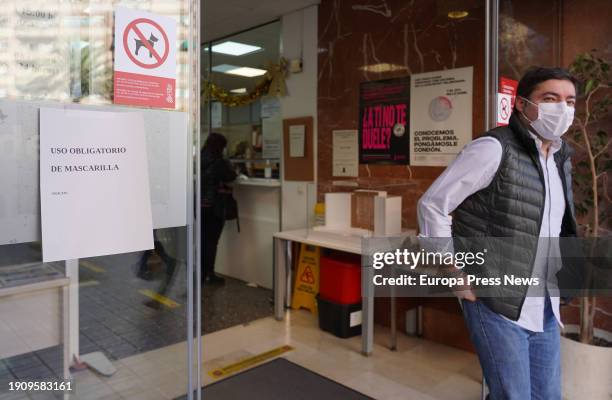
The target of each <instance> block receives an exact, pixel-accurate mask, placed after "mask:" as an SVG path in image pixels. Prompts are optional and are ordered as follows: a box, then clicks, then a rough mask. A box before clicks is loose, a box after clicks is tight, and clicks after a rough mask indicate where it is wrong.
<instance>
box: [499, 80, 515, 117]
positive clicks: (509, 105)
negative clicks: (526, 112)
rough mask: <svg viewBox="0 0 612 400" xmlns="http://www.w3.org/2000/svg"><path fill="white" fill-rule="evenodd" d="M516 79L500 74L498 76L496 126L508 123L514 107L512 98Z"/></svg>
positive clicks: (513, 97)
mask: <svg viewBox="0 0 612 400" xmlns="http://www.w3.org/2000/svg"><path fill="white" fill-rule="evenodd" d="M517 87H518V81H515V80H514V79H510V78H506V77H504V76H501V77H500V78H499V89H498V90H499V93H497V126H504V125H508V121H510V115H511V114H512V110H513V109H514V99H515V97H516V88H517Z"/></svg>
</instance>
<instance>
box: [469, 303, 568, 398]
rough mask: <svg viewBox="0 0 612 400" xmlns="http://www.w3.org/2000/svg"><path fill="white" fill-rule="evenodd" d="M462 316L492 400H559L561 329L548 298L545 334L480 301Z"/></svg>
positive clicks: (472, 304)
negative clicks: (524, 327) (530, 329)
mask: <svg viewBox="0 0 612 400" xmlns="http://www.w3.org/2000/svg"><path fill="white" fill-rule="evenodd" d="M463 316H464V318H465V322H466V325H467V327H468V330H469V332H470V338H471V340H472V343H473V344H474V346H475V347H476V351H477V352H478V358H479V359H480V365H481V366H482V370H483V373H484V376H485V378H486V379H487V384H488V386H489V391H490V394H489V399H491V400H515V399H516V400H528V399H537V400H540V399H542V400H560V399H561V360H560V354H559V346H560V344H559V340H560V339H559V326H558V324H557V320H556V318H555V316H554V314H553V312H552V309H551V306H550V300H549V299H548V298H546V307H545V309H544V332H532V331H529V330H527V329H523V328H521V327H520V326H518V325H516V324H514V323H513V322H511V321H508V320H507V319H505V318H504V317H502V316H501V315H499V314H497V313H496V312H494V311H491V309H490V308H488V307H487V306H485V305H484V304H483V303H482V302H481V301H479V300H477V301H476V302H474V303H472V302H469V301H465V300H464V301H463Z"/></svg>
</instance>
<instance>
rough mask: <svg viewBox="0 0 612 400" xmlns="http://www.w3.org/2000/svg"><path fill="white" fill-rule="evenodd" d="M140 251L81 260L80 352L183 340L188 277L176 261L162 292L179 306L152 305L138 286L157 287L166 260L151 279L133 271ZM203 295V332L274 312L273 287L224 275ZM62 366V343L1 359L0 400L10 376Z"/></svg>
mask: <svg viewBox="0 0 612 400" xmlns="http://www.w3.org/2000/svg"><path fill="white" fill-rule="evenodd" d="M27 249H28V250H29V251H31V252H32V253H33V255H32V258H35V257H37V256H36V249H30V248H27ZM21 253H23V251H22V252H21ZM21 253H19V254H21ZM140 256H141V253H132V254H123V255H117V256H107V257H99V258H92V259H88V260H82V261H81V263H80V268H79V282H80V287H79V331H80V335H79V336H80V337H79V345H80V353H81V354H87V353H91V352H96V351H101V352H103V353H104V354H105V355H106V356H107V357H108V358H109V359H110V360H113V361H114V360H118V359H124V358H126V357H129V356H133V355H136V354H141V353H146V352H149V351H151V350H154V349H159V348H164V347H167V346H170V345H172V344H175V343H180V342H183V341H184V340H185V337H186V331H187V328H186V303H187V295H186V293H187V286H186V281H187V279H186V272H185V267H184V264H181V263H178V264H177V268H176V272H175V276H174V279H173V283H172V284H171V285H170V287H169V290H168V291H167V292H165V293H164V295H165V297H167V298H168V299H169V300H170V301H172V302H173V303H176V305H177V306H176V307H175V308H169V307H166V306H160V307H159V308H151V307H149V306H147V304H146V303H151V299H150V298H148V297H146V296H145V295H143V294H142V290H149V291H151V292H152V293H156V292H158V290H159V287H160V286H161V280H162V279H163V278H164V276H165V274H164V272H165V270H164V265H163V264H162V265H158V266H157V273H154V274H153V275H152V278H153V279H152V280H150V281H145V280H143V279H140V278H138V277H137V276H136V270H137V268H136V265H137V263H138V260H139V258H140ZM38 257H40V256H39V255H38ZM5 258H6V257H5ZM202 294H203V296H202V297H203V301H202V313H203V316H204V317H203V324H202V333H203V334H206V333H209V332H214V331H217V330H220V329H225V328H228V327H231V326H235V325H239V324H243V323H246V322H249V321H252V320H255V319H259V318H262V317H265V316H269V315H272V304H271V303H270V298H271V296H272V291H270V290H267V289H263V288H257V287H250V286H247V285H246V284H245V283H244V282H241V281H238V280H235V279H227V280H226V284H225V285H223V286H205V287H204V288H203V293H202ZM153 303H154V304H157V305H160V303H155V302H153ZM61 370H62V348H61V346H55V347H51V348H47V349H44V350H39V351H35V352H32V353H28V354H23V355H19V356H15V357H10V358H6V359H0V399H3V397H2V396H6V395H7V394H5V393H3V392H4V391H5V388H7V387H8V382H10V381H14V380H16V379H21V380H41V379H49V378H57V377H59V376H61ZM37 397H40V396H37Z"/></svg>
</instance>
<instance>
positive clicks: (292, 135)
mask: <svg viewBox="0 0 612 400" xmlns="http://www.w3.org/2000/svg"><path fill="white" fill-rule="evenodd" d="M305 138H306V127H305V126H304V125H291V126H290V127H289V157H304V147H305V145H304V140H305Z"/></svg>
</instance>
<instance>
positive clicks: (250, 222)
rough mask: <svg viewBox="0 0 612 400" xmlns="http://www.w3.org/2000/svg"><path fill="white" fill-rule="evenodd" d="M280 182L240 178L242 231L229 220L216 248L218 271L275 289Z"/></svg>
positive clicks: (237, 189) (236, 190) (237, 194)
mask: <svg viewBox="0 0 612 400" xmlns="http://www.w3.org/2000/svg"><path fill="white" fill-rule="evenodd" d="M280 189H281V182H280V180H278V179H265V178H249V179H238V180H236V182H235V183H234V197H235V198H236V201H237V202H238V210H239V216H240V217H239V218H240V232H238V229H237V224H236V221H227V222H226V224H225V227H224V229H223V234H222V235H221V239H220V241H219V247H218V250H217V261H216V265H215V271H216V272H218V273H220V274H222V275H225V276H229V277H232V278H236V279H240V280H242V281H245V282H249V283H255V284H257V285H259V286H262V287H265V288H268V289H272V287H273V284H272V267H273V254H272V236H273V235H274V233H276V232H278V231H279V230H280V226H281V225H280V224H281V219H280V216H281V190H280Z"/></svg>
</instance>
